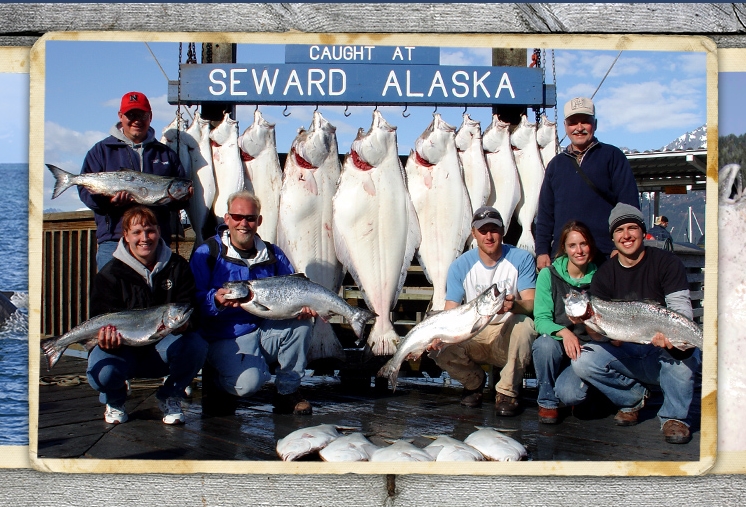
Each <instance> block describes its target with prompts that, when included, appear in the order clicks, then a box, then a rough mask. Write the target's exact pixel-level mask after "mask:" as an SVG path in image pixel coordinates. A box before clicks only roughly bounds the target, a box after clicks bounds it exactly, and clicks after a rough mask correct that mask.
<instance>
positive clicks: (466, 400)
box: [461, 385, 484, 408]
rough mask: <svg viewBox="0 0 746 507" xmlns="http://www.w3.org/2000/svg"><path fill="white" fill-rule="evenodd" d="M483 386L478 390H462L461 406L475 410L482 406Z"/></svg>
mask: <svg viewBox="0 0 746 507" xmlns="http://www.w3.org/2000/svg"><path fill="white" fill-rule="evenodd" d="M483 392H484V386H483V385H482V386H479V389H464V391H463V392H462V393H461V405H462V406H464V407H470V408H477V407H481V406H482V397H483V396H484V394H483Z"/></svg>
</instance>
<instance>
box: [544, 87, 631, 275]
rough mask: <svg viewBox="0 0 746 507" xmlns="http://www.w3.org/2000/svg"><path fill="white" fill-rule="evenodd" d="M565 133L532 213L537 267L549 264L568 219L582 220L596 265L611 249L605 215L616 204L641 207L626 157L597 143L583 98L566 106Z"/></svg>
mask: <svg viewBox="0 0 746 507" xmlns="http://www.w3.org/2000/svg"><path fill="white" fill-rule="evenodd" d="M564 113H565V133H566V134H567V138H568V139H569V140H570V145H569V146H568V147H567V148H565V150H564V151H562V153H560V154H558V155H557V156H556V157H554V158H553V159H552V160H551V161H550V162H549V164H547V168H546V173H545V174H544V181H543V183H542V185H541V193H540V194H539V209H538V211H537V215H536V264H537V266H538V268H539V269H542V268H545V267H547V266H549V265H550V264H551V258H550V256H551V257H554V255H555V254H556V253H557V250H558V248H559V245H558V244H557V241H558V240H559V235H560V232H561V231H562V227H564V225H565V224H566V223H567V222H568V221H570V220H582V221H583V222H584V223H585V224H586V225H588V228H589V229H590V230H591V234H593V239H594V240H595V241H596V246H597V247H598V252H599V255H597V257H599V258H596V259H594V262H595V263H596V265H600V263H601V262H603V261H604V260H605V259H607V258H608V257H609V256H610V255H611V253H612V251H613V250H614V243H613V242H612V241H611V239H610V238H609V235H608V232H607V224H606V217H608V216H609V213H611V209H612V208H613V207H614V206H616V204H617V203H620V202H622V203H626V204H630V205H632V206H634V207H636V208H637V209H640V200H639V197H638V193H637V183H636V182H635V177H634V175H633V174H632V168H631V167H630V165H629V162H628V161H627V157H625V156H624V153H623V152H622V151H621V150H620V149H619V148H617V147H615V146H612V145H610V144H605V143H600V142H599V141H598V139H596V136H595V133H596V128H597V126H598V122H597V120H596V107H595V106H594V104H593V101H592V100H591V99H589V98H587V97H576V98H574V99H572V100H570V101H568V102H567V103H566V104H565V108H564Z"/></svg>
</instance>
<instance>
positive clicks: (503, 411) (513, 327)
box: [430, 206, 537, 417]
mask: <svg viewBox="0 0 746 507" xmlns="http://www.w3.org/2000/svg"><path fill="white" fill-rule="evenodd" d="M471 227H472V229H471V232H472V234H473V236H474V239H475V240H476V241H477V247H478V248H474V249H472V250H469V251H468V252H466V253H464V254H463V255H461V256H460V257H458V258H457V259H456V260H455V261H454V262H453V263H452V264H451V266H450V268H449V269H448V278H447V280H446V304H445V309H446V310H450V309H451V308H456V307H457V306H459V305H461V304H463V303H468V302H470V301H471V300H473V299H474V298H475V297H477V296H478V295H479V294H481V293H482V292H484V291H485V290H486V289H487V288H488V287H490V286H491V285H492V284H493V283H496V284H497V286H498V289H500V290H502V289H507V290H508V295H507V297H506V298H505V303H504V305H503V307H502V309H501V310H500V311H498V312H497V315H495V317H494V318H493V319H492V321H491V322H490V324H489V325H488V326H487V327H486V328H485V329H484V330H483V331H481V332H480V333H479V334H478V335H476V336H475V337H474V338H472V339H471V340H468V341H466V342H463V343H459V344H455V345H450V346H448V347H445V348H443V349H442V350H440V351H439V352H436V351H433V352H431V354H430V356H431V357H433V359H434V360H435V363H436V364H437V365H438V366H439V367H440V368H442V369H444V370H446V371H447V372H448V374H449V375H450V376H451V377H452V378H454V379H456V380H458V381H459V382H460V383H461V385H463V386H464V391H463V394H462V396H461V405H463V406H465V407H479V406H481V404H482V397H483V395H484V387H485V382H486V375H485V373H484V370H483V369H482V365H483V364H490V365H493V366H497V367H499V368H502V369H501V370H500V380H499V382H498V383H497V385H496V386H495V391H496V397H495V411H496V412H497V414H498V415H501V416H507V417H509V416H514V415H516V414H517V412H518V408H519V402H518V395H519V391H520V389H521V387H522V384H523V371H524V370H525V368H526V367H527V366H528V365H529V363H530V362H531V346H532V344H533V342H534V340H535V339H536V336H537V334H536V331H535V330H534V321H533V319H532V318H531V315H532V313H533V310H534V294H535V292H536V263H535V262H534V258H533V257H532V256H531V254H530V253H528V252H527V251H525V250H522V249H520V248H516V247H514V246H512V245H506V244H504V243H503V235H504V234H505V225H504V223H503V219H502V216H501V215H500V213H499V212H498V211H497V210H496V209H495V208H492V207H489V206H482V207H481V208H479V209H478V210H477V211H476V212H475V213H474V216H473V217H472V221H471Z"/></svg>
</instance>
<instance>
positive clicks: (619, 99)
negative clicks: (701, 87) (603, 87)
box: [596, 81, 704, 133]
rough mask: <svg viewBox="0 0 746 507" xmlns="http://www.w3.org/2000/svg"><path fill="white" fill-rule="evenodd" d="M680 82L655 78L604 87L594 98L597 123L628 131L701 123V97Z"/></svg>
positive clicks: (702, 120)
mask: <svg viewBox="0 0 746 507" xmlns="http://www.w3.org/2000/svg"><path fill="white" fill-rule="evenodd" d="M682 88H683V89H686V90H691V88H688V87H686V86H683V85H681V83H680V82H676V83H672V84H671V85H665V84H662V83H660V82H658V81H649V82H644V83H630V84H626V85H622V86H618V87H616V88H612V89H610V90H607V92H606V93H605V94H604V97H603V98H601V99H599V100H597V101H596V112H597V115H598V118H599V123H601V124H602V125H603V126H604V127H606V126H608V127H609V128H621V129H623V130H626V131H628V132H631V133H640V132H651V131H655V130H658V129H666V128H677V127H679V128H681V129H685V128H687V126H691V125H695V126H698V125H697V124H699V123H703V122H704V112H703V111H701V110H700V109H699V108H700V107H701V103H702V101H701V100H697V99H698V97H697V94H696V93H692V92H690V93H686V94H681V93H678V90H680V89H682Z"/></svg>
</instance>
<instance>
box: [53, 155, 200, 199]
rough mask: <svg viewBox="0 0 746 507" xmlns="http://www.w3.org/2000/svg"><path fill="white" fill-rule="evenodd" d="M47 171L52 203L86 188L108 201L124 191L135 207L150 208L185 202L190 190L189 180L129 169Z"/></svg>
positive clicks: (56, 169) (56, 168) (55, 169)
mask: <svg viewBox="0 0 746 507" xmlns="http://www.w3.org/2000/svg"><path fill="white" fill-rule="evenodd" d="M47 167H48V168H49V170H50V171H51V172H52V174H53V175H54V179H55V180H56V181H55V184H54V192H53V193H52V199H55V198H56V197H57V196H59V195H60V194H61V193H62V192H64V191H65V190H67V189H68V188H70V187H71V186H73V185H79V186H82V187H85V188H87V189H88V190H89V191H90V192H91V193H93V194H101V195H107V196H109V197H111V196H114V195H115V194H116V193H117V192H120V191H126V192H127V193H129V194H130V195H131V196H132V197H133V198H134V199H135V201H136V202H138V203H139V204H146V205H149V206H153V205H160V204H166V203H169V202H171V201H183V200H186V199H189V188H191V186H192V182H191V180H188V179H186V178H169V177H167V176H158V175H156V174H148V173H141V172H137V171H131V170H129V169H122V170H121V171H114V172H103V173H85V174H73V173H69V172H67V171H65V170H64V169H60V168H59V167H57V166H54V165H52V164H47Z"/></svg>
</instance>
